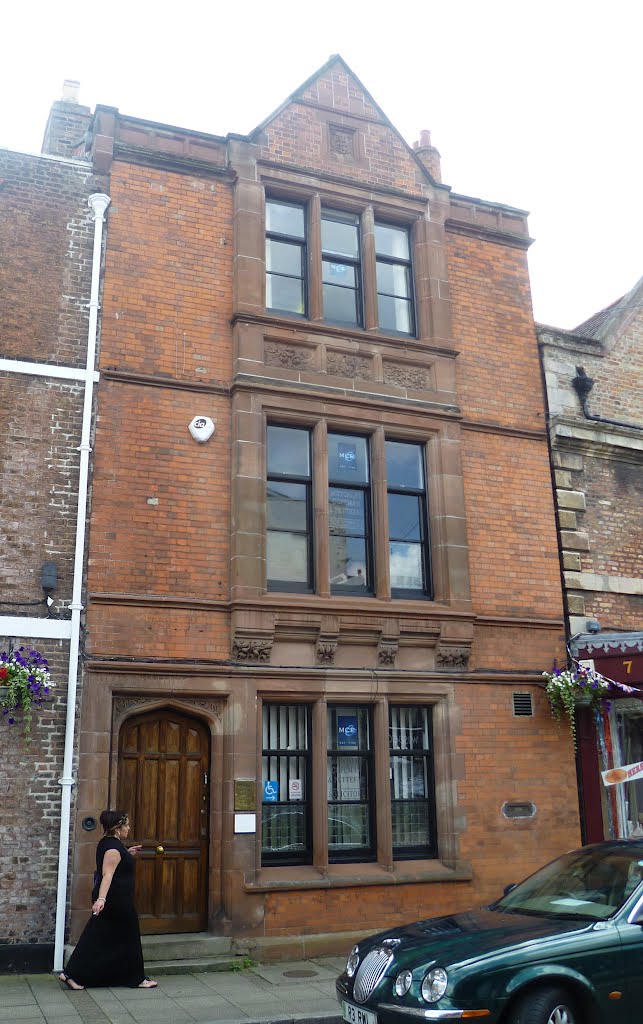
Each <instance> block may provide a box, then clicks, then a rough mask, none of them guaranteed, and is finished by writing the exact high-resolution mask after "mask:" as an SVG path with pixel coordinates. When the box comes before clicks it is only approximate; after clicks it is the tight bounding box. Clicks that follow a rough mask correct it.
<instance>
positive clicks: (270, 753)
mask: <svg viewBox="0 0 643 1024" xmlns="http://www.w3.org/2000/svg"><path fill="white" fill-rule="evenodd" d="M270 708H277V709H279V708H283V709H285V710H286V712H287V711H288V709H290V708H296V709H297V710H298V711H299V710H300V709H301V708H303V709H304V712H305V729H306V747H304V748H299V747H297V748H295V749H291V748H285V747H264V746H263V719H264V712H265V710H266V709H270ZM311 721H312V705H310V704H303V703H301V704H298V703H295V702H291V703H283V702H282V701H273V700H271V701H264V702H263V704H262V708H261V729H262V744H261V746H262V750H261V762H262V786H261V831H260V845H261V864H262V866H263V867H270V866H273V865H282V864H283V865H288V864H312V860H313V835H312V763H313V751H312V726H311ZM271 757H273V758H274V757H276V758H278V759H281V758H286V759H287V758H294V757H297V758H302V759H304V760H305V762H306V791H305V799H304V798H303V797H302V799H301V800H296V801H295V800H290V799H286V800H282V799H280V800H275V801H266V800H264V799H263V762H264V759H265V758H268V759H270V758H271ZM292 804H297V805H298V806H304V807H305V811H304V816H305V830H306V844H305V849H304V850H303V851H301V852H300V853H288V852H285V853H279V852H265V851H264V848H263V826H264V808H265V807H275V806H276V807H284V808H288V807H290V805H292Z"/></svg>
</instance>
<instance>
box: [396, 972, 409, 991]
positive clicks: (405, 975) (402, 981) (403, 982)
mask: <svg viewBox="0 0 643 1024" xmlns="http://www.w3.org/2000/svg"><path fill="white" fill-rule="evenodd" d="M412 981H413V975H412V974H411V972H410V971H401V972H400V974H398V976H397V978H396V979H395V986H394V988H395V995H396V996H405V995H406V993H407V992H408V990H409V989H410V987H411V982H412Z"/></svg>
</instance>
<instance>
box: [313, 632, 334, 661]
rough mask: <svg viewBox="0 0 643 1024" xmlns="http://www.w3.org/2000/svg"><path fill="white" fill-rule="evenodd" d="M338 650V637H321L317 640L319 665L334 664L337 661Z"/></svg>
mask: <svg viewBox="0 0 643 1024" xmlns="http://www.w3.org/2000/svg"><path fill="white" fill-rule="evenodd" d="M336 650H337V638H336V637H328V636H324V637H321V636H320V637H319V639H318V641H317V664H318V665H332V664H333V663H334V661H335V652H336Z"/></svg>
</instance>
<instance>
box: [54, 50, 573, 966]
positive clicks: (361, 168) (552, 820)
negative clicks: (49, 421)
mask: <svg viewBox="0 0 643 1024" xmlns="http://www.w3.org/2000/svg"><path fill="white" fill-rule="evenodd" d="M86 156H87V159H88V160H91V161H93V166H94V167H95V169H96V170H97V171H100V173H105V174H107V175H108V176H109V183H108V186H107V187H106V191H107V193H108V194H109V196H110V197H111V208H110V215H109V226H108V233H107V251H106V262H105V282H104V294H103V308H102V325H101V348H100V384H99V398H98V412H97V421H96V443H95V455H94V468H93V490H92V517H91V527H90V544H89V562H88V592H89V593H88V612H87V623H86V625H87V648H86V650H87V657H86V663H85V683H84V690H83V703H82V713H81V724H80V760H79V768H78V793H77V803H76V828H75V847H74V857H73V883H72V921H71V936H72V938H74V937H75V936H76V935H77V934H78V932H79V930H80V928H81V926H82V924H83V921H84V919H85V915H86V912H87V898H88V896H87V894H88V891H89V888H90V884H91V872H92V870H93V858H94V847H95V841H96V838H97V836H96V833H95V832H92V831H85V829H83V827H82V823H83V822H85V824H87V819H88V818H90V817H94V818H95V817H96V815H97V813H98V812H99V811H100V810H101V808H102V807H104V806H107V805H108V804H109V805H111V806H114V805H116V806H119V807H125V808H126V809H128V810H129V812H130V814H131V816H132V820H133V836H132V838H133V840H135V841H137V842H140V843H143V844H144V847H145V849H144V852H143V854H142V856H141V858H140V861H139V865H138V883H137V884H138V901H139V910H140V913H141V923H142V927H143V930H144V931H146V932H148V933H149V932H200V931H209V932H210V933H213V934H222V935H228V936H231V937H233V938H235V939H237V940H239V941H243V942H245V943H246V948H253V946H254V947H256V948H260V949H263V951H264V953H265V952H266V950H268V949H269V948H270V947H272V951H273V952H276V951H277V950H278V949H279V950H280V951H281V953H282V954H289V953H300V952H302V951H307V952H308V951H311V950H315V949H317V950H321V949H328V950H330V949H338V950H343V949H345V948H346V947H347V945H350V937H351V935H352V934H354V933H359V932H363V931H366V930H373V929H374V928H377V927H380V926H384V925H389V924H393V923H395V922H397V921H402V920H408V919H413V918H416V917H417V916H419V915H428V914H432V913H439V912H441V911H446V910H449V909H457V908H462V907H464V906H467V905H470V904H472V903H476V902H477V903H480V902H483V901H485V900H488V899H490V898H491V897H493V896H495V895H496V894H497V893H498V892H499V891H500V890H501V888H502V887H503V886H504V885H505V884H506V883H507V882H510V881H512V880H515V876H516V875H522V874H524V873H526V872H528V871H529V870H531V869H532V868H535V867H536V866H537V865H539V864H540V863H542V862H543V860H545V859H547V858H548V857H552V856H554V855H556V854H558V853H559V852H561V851H562V850H564V849H566V848H569V847H570V846H572V845H574V844H575V843H577V842H578V840H579V828H578V802H577V796H576V778H575V773H574V759H573V752H572V749H571V744H570V742H569V740H568V737H567V734H566V733H565V732H561V730H559V729H558V728H557V727H556V725H555V723H554V722H553V721H552V719H551V716H550V714H549V710H548V707H547V704H546V700H545V697H544V693H543V689H542V685H541V673H542V671H543V669H545V668H547V667H549V665H550V664H551V661H552V659H553V658H554V657H556V656H558V657H560V656H561V652H564V615H563V600H562V592H561V580H560V571H559V559H558V547H557V537H556V519H555V510H554V503H553V496H552V489H551V480H550V468H549V458H548V448H547V433H546V420H545V407H544V400H543V397H542V391H541V388H540V386H539V364H538V349H537V345H536V339H535V335H534V324H533V319H532V313H531V302H530V291H529V278H528V272H527V261H526V250H527V248H528V245H529V241H530V240H529V237H528V231H527V223H526V214H525V213H524V212H523V211H520V210H516V209H512V208H509V207H506V206H503V205H501V204H497V203H490V202H484V201H482V200H478V199H471V198H469V197H466V196H462V195H458V194H456V193H454V192H453V191H452V190H451V189H450V188H449V187H448V186H446V185H444V184H442V183H441V181H440V162H439V154H438V153H437V151H436V150H435V149H434V148H433V147H432V146H431V142H430V138H429V136H428V133H423V134H422V136H421V138H420V143H419V144H418V145H417V146H416V147H415V148H414V149H410V148H409V147H408V146H407V145H406V144H405V142H404V141H403V140H402V139H401V137H400V136H399V134H398V133H397V131H396V130H395V128H394V127H393V126H392V125H391V124H390V122H389V121H388V120H387V118H386V117H385V116H384V114H383V113H382V111H381V110H380V108H379V107H378V106H377V104H376V103H375V102H374V101H373V99H372V98H371V97H370V96H369V94H368V93H367V92H366V91H365V90H364V88H363V86H362V85H361V84H360V83H359V81H358V80H357V79H356V78H355V76H354V75H353V74H352V72H351V71H350V69H349V68H348V67H347V66H346V65H345V64H344V62H343V61H342V60H341V58H339V57H333V58H331V59H330V60H329V62H328V63H327V64H326V65H325V66H324V67H323V68H322V69H320V71H319V72H317V73H316V74H315V75H314V76H312V77H311V78H310V79H309V80H308V81H307V82H306V83H304V84H303V85H302V86H301V87H300V88H299V89H298V90H297V91H296V92H295V93H293V94H292V95H291V96H290V97H289V98H288V100H287V101H286V102H285V103H284V104H283V105H282V106H281V107H280V108H279V109H278V110H277V111H276V112H275V113H274V114H272V115H271V116H270V117H269V118H268V119H267V120H266V121H264V122H263V123H262V124H260V125H259V126H258V128H257V129H256V130H255V131H254V132H252V133H250V135H248V136H239V135H230V136H228V137H227V138H219V137H215V136H212V135H207V134H205V133H200V132H195V131H188V130H183V129H180V128H175V127H171V126H168V125H162V124H156V123H151V122H147V121H143V120H140V119H137V118H134V117H127V116H124V115H121V114H120V113H119V112H118V111H117V110H115V109H113V108H108V107H102V106H99V107H97V109H96V111H95V114H94V117H93V120H92V125H91V128H90V131H89V133H88V137H87V152H86ZM212 428H214V429H213V431H212ZM208 435H209V436H208ZM508 865H510V868H508ZM324 936H326V937H325V938H324Z"/></svg>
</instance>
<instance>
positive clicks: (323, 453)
mask: <svg viewBox="0 0 643 1024" xmlns="http://www.w3.org/2000/svg"><path fill="white" fill-rule="evenodd" d="M328 530H329V515H328V432H327V429H326V421H325V420H321V421H320V422H319V423H317V424H316V426H315V429H314V430H313V544H314V546H315V549H314V564H315V591H316V593H317V594H319V595H320V597H330V563H329V539H328Z"/></svg>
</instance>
